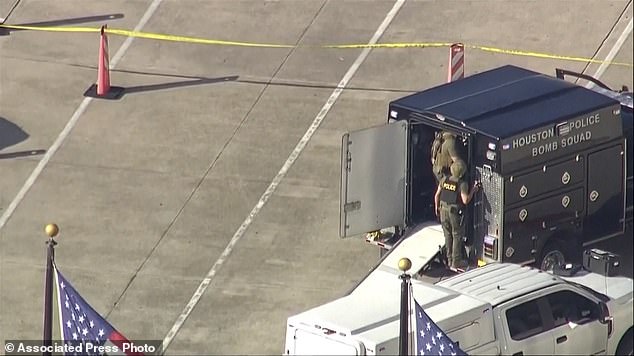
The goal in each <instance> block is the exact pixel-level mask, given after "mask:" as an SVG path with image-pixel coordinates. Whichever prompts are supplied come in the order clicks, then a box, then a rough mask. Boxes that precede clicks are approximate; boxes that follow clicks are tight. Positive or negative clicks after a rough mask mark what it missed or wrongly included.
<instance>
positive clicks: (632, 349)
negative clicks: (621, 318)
mask: <svg viewBox="0 0 634 356" xmlns="http://www.w3.org/2000/svg"><path fill="white" fill-rule="evenodd" d="M632 336H633V335H632V329H630V330H628V331H627V332H626V333H625V335H624V336H623V337H622V338H621V341H619V346H618V347H617V348H616V354H617V355H630V356H631V355H634V340H632Z"/></svg>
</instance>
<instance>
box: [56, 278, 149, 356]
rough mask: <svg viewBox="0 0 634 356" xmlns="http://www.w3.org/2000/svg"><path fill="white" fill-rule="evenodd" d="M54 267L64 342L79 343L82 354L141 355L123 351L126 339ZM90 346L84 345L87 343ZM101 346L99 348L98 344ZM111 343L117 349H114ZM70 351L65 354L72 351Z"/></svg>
mask: <svg viewBox="0 0 634 356" xmlns="http://www.w3.org/2000/svg"><path fill="white" fill-rule="evenodd" d="M54 269H55V283H56V284H57V301H58V304H57V309H58V311H59V315H60V318H59V319H60V329H61V336H62V340H63V341H64V343H65V344H68V345H73V346H74V347H75V346H77V345H79V344H82V349H81V350H82V351H83V352H82V353H81V354H83V355H104V354H106V352H104V351H108V350H109V351H110V352H108V354H111V355H112V354H120V355H142V354H140V353H128V352H126V353H124V352H123V351H122V350H123V345H124V343H128V344H130V341H128V339H126V338H125V337H124V336H123V335H121V334H120V333H119V332H118V331H117V330H116V329H115V328H114V327H112V325H110V323H108V322H107V321H106V320H105V319H104V318H102V317H101V315H99V313H97V312H96V311H95V310H94V309H93V308H92V307H91V306H90V305H89V304H88V303H87V302H86V301H85V300H84V298H82V297H81V295H79V293H77V291H76V290H75V288H73V286H72V285H71V284H70V283H69V282H68V280H67V279H66V278H64V276H62V274H61V273H60V272H59V270H57V267H56V266H54ZM89 343H90V344H91V345H92V346H90V347H88V346H87V345H88V344H89ZM100 346H101V347H103V348H101V349H99V348H98V347H100ZM115 346H116V348H117V349H118V352H115V350H116V349H115ZM72 354H74V353H71V354H68V353H67V355H72Z"/></svg>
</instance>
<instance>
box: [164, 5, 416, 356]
mask: <svg viewBox="0 0 634 356" xmlns="http://www.w3.org/2000/svg"><path fill="white" fill-rule="evenodd" d="M404 2H405V0H397V1H396V3H395V4H394V7H392V10H390V12H388V14H387V15H386V17H385V19H384V20H383V22H382V23H381V25H380V26H379V28H378V29H377V30H376V32H375V33H374V36H372V38H371V39H370V42H369V43H368V44H375V43H377V41H378V40H379V38H380V37H381V36H382V35H383V33H384V32H385V30H386V29H387V27H388V26H389V25H390V23H391V22H392V20H393V19H394V17H395V16H396V14H397V13H398V11H399V9H400V8H401V6H403V3H404ZM370 50H371V48H365V49H363V51H362V52H361V54H360V55H359V57H357V59H356V60H355V61H354V63H352V66H350V68H349V69H348V71H347V72H346V74H345V75H344V76H343V78H342V79H341V81H340V82H339V84H338V85H337V88H336V89H335V90H334V91H333V92H332V94H330V97H329V98H328V100H327V101H326V103H325V104H324V106H323V107H322V108H321V110H320V111H319V113H318V114H317V116H316V117H315V119H314V120H313V122H312V124H311V125H310V127H309V128H308V130H307V131H306V133H305V134H304V136H303V137H302V138H301V139H300V140H299V143H297V146H295V149H294V150H293V151H292V152H291V155H290V156H289V157H288V159H287V160H286V162H284V165H283V166H282V168H281V169H280V171H279V172H278V173H277V175H276V176H275V178H273V181H271V184H270V185H269V186H268V188H267V189H266V191H265V192H264V194H262V197H260V200H259V201H258V203H257V204H256V205H255V206H254V207H253V209H252V210H251V213H249V215H248V216H247V217H246V219H245V220H244V222H243V223H242V225H240V227H239V228H238V230H237V231H236V232H235V234H233V237H232V238H231V241H229V244H228V245H227V247H225V249H224V251H223V252H222V255H220V258H218V260H217V261H216V263H214V265H213V266H212V267H211V269H210V270H209V272H208V273H207V275H206V276H205V279H203V280H202V282H201V283H200V285H199V286H198V289H196V292H195V293H194V295H193V296H192V297H191V299H190V300H189V302H188V303H187V305H186V306H185V308H184V309H183V312H182V313H181V314H180V315H179V316H178V318H177V319H176V322H175V323H174V325H173V326H172V328H171V329H170V331H169V332H168V333H167V335H166V336H165V338H164V339H163V351H162V352H163V353H165V351H166V350H167V348H168V347H169V345H170V343H171V342H172V340H173V339H174V337H175V336H176V334H177V333H178V331H179V330H180V328H181V327H182V326H183V324H184V323H185V320H187V317H188V316H189V314H191V312H192V310H194V307H195V306H196V304H198V301H199V300H200V298H201V297H202V295H203V294H204V293H205V290H207V287H209V285H210V284H211V281H212V279H213V278H214V277H215V276H216V273H218V270H219V269H220V267H222V264H223V263H224V262H225V261H226V259H227V257H229V255H230V254H231V251H233V248H234V247H235V245H236V243H237V242H238V241H239V240H240V239H241V238H242V236H244V233H245V232H246V230H247V229H248V228H249V225H251V223H252V222H253V219H254V218H255V217H256V216H257V215H258V214H259V212H260V210H261V209H262V207H263V206H264V205H265V204H266V202H267V201H268V200H269V198H270V197H271V195H272V194H273V193H274V192H275V190H276V189H277V186H278V185H279V184H280V182H281V181H282V179H284V176H286V174H287V173H288V171H289V169H290V168H291V166H292V165H293V163H295V161H296V160H297V158H298V157H299V155H300V153H301V152H302V151H303V150H304V148H305V147H306V145H307V144H308V141H310V139H311V138H312V136H313V134H314V133H315V131H317V129H318V128H319V126H320V125H321V122H322V121H323V119H324V117H325V116H326V115H327V114H328V112H329V111H330V109H331V108H332V106H333V105H334V103H335V102H336V101H337V99H338V98H339V96H340V95H341V93H342V92H343V89H344V88H345V87H346V85H348V82H349V81H350V79H352V77H353V76H354V74H355V73H356V72H357V70H358V69H359V67H360V66H361V64H362V63H363V62H364V61H365V59H366V58H367V56H368V54H370Z"/></svg>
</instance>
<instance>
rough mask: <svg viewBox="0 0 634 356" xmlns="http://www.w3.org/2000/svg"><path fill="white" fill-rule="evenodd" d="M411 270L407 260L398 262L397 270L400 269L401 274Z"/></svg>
mask: <svg viewBox="0 0 634 356" xmlns="http://www.w3.org/2000/svg"><path fill="white" fill-rule="evenodd" d="M410 268H412V261H410V260H409V258H406V257H405V258H401V259H400V260H398V269H400V270H401V271H402V272H403V273H405V272H407V271H409V269H410Z"/></svg>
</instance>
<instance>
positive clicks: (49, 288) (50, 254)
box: [42, 224, 59, 356]
mask: <svg viewBox="0 0 634 356" xmlns="http://www.w3.org/2000/svg"><path fill="white" fill-rule="evenodd" d="M44 231H45V232H46V235H48V241H46V245H47V252H46V279H45V287H44V288H45V289H44V337H43V340H42V341H43V343H44V346H47V347H49V348H50V347H51V346H53V340H52V336H53V261H54V260H55V245H56V244H57V242H55V240H54V238H55V236H57V234H58V233H59V227H57V225H55V224H48V225H46V227H45V228H44ZM42 355H45V356H48V355H51V353H50V352H42Z"/></svg>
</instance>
